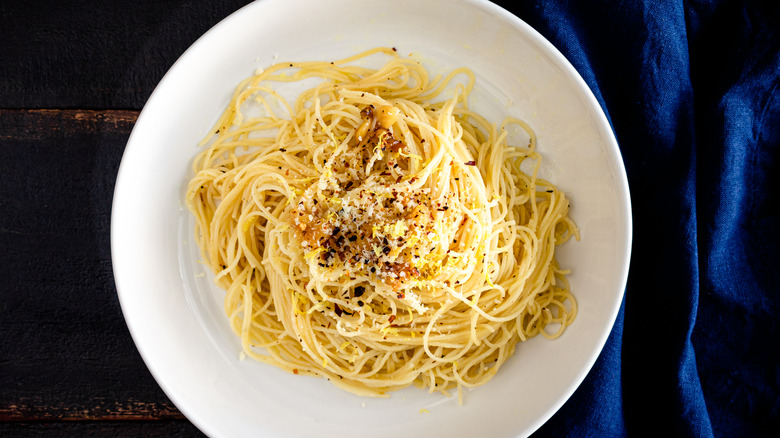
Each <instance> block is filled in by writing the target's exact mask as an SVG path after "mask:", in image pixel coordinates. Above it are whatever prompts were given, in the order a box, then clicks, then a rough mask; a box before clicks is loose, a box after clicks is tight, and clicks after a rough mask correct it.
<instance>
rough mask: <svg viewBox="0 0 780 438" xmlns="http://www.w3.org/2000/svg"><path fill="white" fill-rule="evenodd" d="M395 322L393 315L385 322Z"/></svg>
mask: <svg viewBox="0 0 780 438" xmlns="http://www.w3.org/2000/svg"><path fill="white" fill-rule="evenodd" d="M393 321H395V315H390V318H389V319H388V320H387V322H393Z"/></svg>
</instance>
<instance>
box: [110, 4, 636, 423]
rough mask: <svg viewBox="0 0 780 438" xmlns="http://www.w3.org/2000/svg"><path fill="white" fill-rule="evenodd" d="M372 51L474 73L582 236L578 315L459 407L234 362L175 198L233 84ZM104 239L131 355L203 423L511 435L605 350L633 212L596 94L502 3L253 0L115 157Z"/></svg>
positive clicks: (211, 37)
mask: <svg viewBox="0 0 780 438" xmlns="http://www.w3.org/2000/svg"><path fill="white" fill-rule="evenodd" d="M380 45H381V46H394V47H397V48H398V50H399V53H401V54H402V55H408V54H409V53H414V54H415V55H414V56H417V57H419V58H418V59H421V60H422V61H423V62H424V63H425V64H426V66H428V67H429V68H430V69H431V70H433V71H444V70H447V69H449V68H454V67H459V66H467V67H469V68H471V69H473V70H474V72H475V73H476V76H477V87H478V89H477V90H476V91H475V95H474V99H473V100H472V107H474V108H476V109H477V110H480V111H482V112H484V113H486V114H488V115H489V116H491V117H494V121H499V120H500V119H501V117H500V115H501V114H511V115H514V116H518V117H520V118H522V119H524V120H526V121H527V122H528V123H529V124H530V125H531V126H532V127H533V128H534V129H535V131H536V132H537V134H538V137H539V150H540V152H541V153H542V155H543V160H544V161H543V163H544V164H543V167H542V176H543V177H545V178H546V179H549V180H551V181H553V182H554V183H555V184H557V185H558V186H559V187H560V188H562V189H563V190H565V191H566V192H567V194H568V196H569V198H570V199H571V202H572V205H573V207H572V217H573V218H574V220H575V221H576V222H577V224H578V225H579V226H580V228H581V232H582V240H581V241H580V242H571V243H567V244H566V245H564V246H563V247H561V248H560V251H559V261H560V262H561V264H562V265H563V266H568V267H571V269H572V270H573V274H572V275H571V277H570V278H571V285H572V290H573V293H574V294H575V296H576V298H577V300H578V303H579V315H578V317H577V320H576V321H575V323H574V324H573V325H572V326H571V327H570V328H569V329H568V330H567V331H566V333H565V334H564V335H563V337H561V338H560V339H558V340H555V341H549V340H547V339H544V338H541V337H539V338H535V339H532V340H530V341H529V342H526V343H523V344H520V345H519V346H518V348H517V351H516V353H515V355H514V356H513V357H512V358H511V359H510V360H509V361H508V362H507V363H506V365H505V366H504V367H502V369H501V371H500V372H499V373H498V375H497V376H496V377H495V378H494V379H493V380H492V381H491V382H490V383H488V384H487V385H484V386H482V387H480V388H477V389H475V390H472V391H468V392H466V394H465V406H458V404H457V401H456V400H455V399H454V398H453V399H448V398H444V397H442V396H440V395H438V394H428V393H426V392H424V391H421V390H419V389H416V388H408V389H406V390H403V391H400V392H397V393H394V394H393V395H392V397H391V398H389V399H368V398H360V397H357V396H354V395H351V394H348V393H346V392H344V391H341V390H339V389H337V388H336V387H334V386H333V385H331V384H330V383H328V382H327V381H325V380H324V379H316V378H311V377H304V376H294V375H291V374H287V373H284V372H282V371H280V370H279V369H276V368H275V367H272V366H269V365H263V364H260V363H256V362H254V361H251V360H244V361H241V360H240V359H239V352H240V345H239V342H238V340H237V338H236V337H235V336H234V335H233V333H232V332H231V331H230V329H229V327H228V325H227V321H226V319H225V317H224V316H223V314H222V303H221V301H222V297H223V296H224V293H223V292H222V291H221V290H219V289H218V288H216V287H215V286H213V285H212V284H211V282H210V280H209V276H208V275H206V276H204V275H203V272H204V267H203V266H202V265H200V264H199V263H198V262H197V260H198V258H199V256H198V251H197V248H195V244H194V241H193V239H192V237H191V236H192V226H193V224H192V222H193V221H192V219H191V217H190V214H189V212H188V211H187V210H186V208H184V206H183V198H184V192H185V186H186V184H187V180H188V179H189V177H190V172H191V170H190V163H191V160H192V158H193V157H194V156H195V154H196V153H197V151H198V149H197V147H196V144H197V142H198V141H199V140H200V139H201V138H202V136H203V134H204V133H205V132H206V131H207V130H208V129H209V128H210V127H211V124H212V123H213V122H214V121H215V120H216V117H217V116H218V115H219V114H220V113H221V111H222V110H223V108H224V106H225V105H226V103H227V102H228V99H229V96H230V94H231V92H232V90H233V88H234V87H235V85H236V84H237V83H238V82H239V81H240V80H241V79H243V78H244V77H246V76H248V75H250V74H251V73H252V72H253V71H254V70H255V69H256V68H257V67H267V66H269V65H271V64H273V63H276V62H280V61H284V60H290V61H308V60H333V59H338V58H341V57H344V56H347V55H351V54H354V53H357V52H358V51H361V50H364V49H368V48H371V47H374V46H380ZM111 243H112V251H113V253H112V255H113V263H114V273H115V277H116V285H117V289H118V291H119V298H120V301H121V305H122V311H123V312H124V315H125V319H126V321H127V325H128V327H129V328H130V332H131V333H132V335H133V339H134V340H135V343H136V345H137V347H138V350H139V351H140V352H141V355H142V356H143V358H144V360H145V361H146V364H147V366H148V367H149V369H150V370H151V372H152V374H153V375H154V377H155V378H156V379H157V382H158V383H159V384H160V386H162V388H163V389H164V390H165V392H166V394H167V395H168V396H169V397H170V398H171V400H173V402H174V403H175V404H176V406H177V407H178V408H179V409H180V410H181V411H182V412H183V413H184V414H185V415H186V416H187V417H188V418H189V419H190V420H192V421H193V422H194V423H195V424H196V425H197V426H198V427H199V428H200V429H201V430H202V431H203V432H205V433H206V434H208V435H211V436H224V437H239V436H269V437H317V438H321V437H323V436H339V437H361V436H369V435H370V436H373V437H374V438H380V437H390V436H426V435H427V436H447V437H474V436H485V437H487V436H489V437H515V436H524V435H528V434H530V433H531V432H533V431H534V430H536V429H537V428H538V427H539V426H540V425H541V424H542V423H544V422H545V421H546V420H547V419H549V418H550V416H551V415H552V414H553V413H554V412H555V411H556V410H557V409H558V408H560V407H561V405H562V404H563V403H564V402H565V401H566V400H567V399H568V398H569V396H570V395H571V394H572V393H573V392H574V390H575V389H576V388H577V386H578V385H579V384H580V382H581V381H582V379H583V378H584V377H585V375H586V374H587V372H588V371H589V370H590V367H591V366H592V365H593V362H594V361H595V360H596V358H597V356H598V354H599V352H600V351H601V348H602V346H603V345H604V342H605V341H606V339H607V336H608V335H609V332H610V329H611V328H612V324H613V322H614V319H615V316H616V314H617V311H618V308H619V306H620V302H621V299H622V297H623V290H624V287H625V282H626V276H627V272H628V262H629V254H630V246H631V212H630V203H629V193H628V185H627V181H626V176H625V170H624V168H623V164H622V161H621V158H620V153H619V150H618V148H617V144H616V142H615V139H614V136H613V134H612V131H611V129H610V126H609V124H608V123H607V120H606V118H605V117H604V115H603V113H602V111H601V109H600V107H599V106H598V104H597V102H596V100H595V99H594V98H593V96H592V94H591V92H590V90H589V89H588V88H587V86H586V85H585V83H584V82H583V80H582V79H581V78H580V77H579V76H578V74H577V73H576V71H575V70H574V68H572V66H571V65H570V64H569V63H568V62H567V61H566V60H565V59H564V58H563V56H562V55H561V54H560V53H559V52H558V51H557V50H556V49H555V48H554V47H553V46H552V45H551V44H549V43H548V42H547V41H546V40H545V39H544V38H542V37H541V36H540V35H539V34H538V33H536V32H535V31H534V30H533V29H531V28H530V27H529V26H528V25H526V24H525V23H523V22H522V21H520V20H519V19H517V18H516V17H515V16H513V15H512V14H510V13H508V12H506V11H504V10H502V9H501V8H499V7H497V6H495V5H493V4H491V3H488V2H487V1H477V0H472V1H465V0H462V1H452V0H428V1H421V0H395V1H393V2H387V1H373V0H357V1H352V0H331V1H318V0H295V1H290V0H264V1H261V2H258V3H254V4H251V5H249V6H247V7H245V8H243V9H241V10H240V11H238V12H236V13H235V14H233V15H231V16H230V17H228V18H227V19H225V20H224V21H223V22H221V23H220V24H218V25H217V26H216V27H214V28H213V29H212V30H211V31H209V32H208V33H207V34H206V35H204V36H203V37H202V38H201V39H200V40H198V41H197V42H196V43H195V44H194V45H193V46H192V47H191V48H190V49H189V50H188V51H187V52H186V53H185V54H184V55H183V56H182V57H181V58H180V59H179V60H178V62H177V63H176V64H175V65H174V66H173V67H172V68H171V70H170V71H169V72H168V74H167V75H166V76H165V78H164V79H163V80H162V81H161V82H160V84H159V86H158V87H157V89H156V90H155V91H154V93H153V94H152V97H151V98H150V99H149V102H148V103H147V105H146V107H145V108H144V110H143V112H142V113H141V115H140V117H139V118H138V122H137V124H136V126H135V128H134V129H133V133H132V135H131V137H130V141H129V142H128V145H127V148H126V150H125V155H124V157H123V159H122V165H121V168H120V170H119V177H118V179H117V184H116V192H115V196H114V205H113V212H112V230H111ZM421 409H427V410H428V412H429V413H421Z"/></svg>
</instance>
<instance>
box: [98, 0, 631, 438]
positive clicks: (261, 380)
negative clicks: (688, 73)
mask: <svg viewBox="0 0 780 438" xmlns="http://www.w3.org/2000/svg"><path fill="white" fill-rule="evenodd" d="M304 11H305V13H304ZM433 16H436V17H437V19H436V20H431V19H430V17H433ZM334 23H341V24H340V25H333V24H334ZM326 24H327V25H326ZM630 246H631V212H630V202H629V192H628V184H627V181H626V175H625V170H624V168H623V164H622V160H621V157H620V152H619V149H618V146H617V143H616V141H615V138H614V135H613V133H612V131H611V128H610V125H609V123H608V121H607V119H606V117H605V115H604V113H603V112H602V110H601V108H600V107H599V105H598V103H597V102H596V100H595V98H594V97H593V95H592V93H591V92H590V90H589V89H588V87H587V86H586V84H585V83H584V81H583V80H582V79H581V78H580V77H579V76H578V75H577V73H576V71H575V70H574V68H573V67H572V66H571V65H570V64H569V63H568V62H567V61H566V60H565V58H564V57H563V56H562V55H561V54H560V53H559V52H558V51H557V50H556V49H555V48H554V47H553V46H552V45H551V44H549V43H548V42H547V41H546V40H544V38H543V37H541V36H540V35H539V34H538V33H536V32H535V31H534V30H533V29H531V28H530V27H529V26H528V25H526V24H525V23H523V22H522V21H520V20H519V19H518V18H516V17H514V16H513V15H511V14H509V13H508V12H506V11H504V10H503V9H501V8H500V7H498V6H496V5H493V4H491V3H489V2H486V1H466V0H463V1H456V2H452V1H444V0H434V1H427V2H415V1H403V0H402V1H398V2H393V3H387V2H371V1H369V2H358V1H352V0H336V1H332V2H316V1H313V0H296V1H281V0H264V1H260V2H257V3H254V4H251V5H248V6H246V7H244V8H243V9H241V10H239V11H238V12H236V13H234V14H233V15H231V16H230V17H228V18H226V19H225V20H223V21H222V22H221V23H220V24H218V25H217V26H215V27H214V28H213V29H212V30H210V31H209V32H208V33H206V34H205V35H204V36H203V37H202V38H201V39H199V40H198V41H197V42H196V43H195V44H193V46H192V47H191V48H190V49H189V50H187V52H185V53H184V55H182V57H181V58H180V59H179V60H178V61H177V62H176V64H175V65H174V66H173V67H172V68H171V70H170V71H169V72H168V74H167V75H166V76H165V78H164V79H163V80H162V81H161V83H160V84H159V85H158V87H157V89H156V90H155V92H154V93H153V94H152V96H151V98H150V99H149V101H148V102H147V104H146V106H145V107H144V110H143V111H142V113H141V115H140V116H139V118H138V122H137V124H136V126H135V128H134V130H133V133H132V135H131V137H130V139H129V141H128V145H127V148H126V150H125V155H124V157H123V159H122V164H121V167H120V171H119V175H118V178H117V185H116V191H115V196H114V204H113V211H112V257H113V262H114V271H115V278H116V284H117V290H118V294H119V298H120V302H121V305H122V311H123V313H124V316H125V319H126V321H127V324H128V327H129V329H130V332H131V334H132V336H133V339H134V341H135V343H136V345H137V347H138V350H139V351H140V353H141V355H142V357H143V358H144V361H145V363H146V365H147V366H148V367H149V369H150V371H151V372H152V374H153V375H154V377H155V379H156V380H157V381H158V383H159V384H160V386H161V387H162V388H163V390H164V391H165V392H166V394H167V395H168V396H169V397H170V398H171V400H172V401H173V402H174V403H175V404H176V406H177V407H178V408H179V409H180V410H181V411H182V412H183V413H184V414H185V415H186V416H187V417H188V418H189V419H190V420H191V421H192V422H193V423H194V424H195V425H196V426H197V427H199V428H200V429H201V430H202V431H203V432H204V433H206V434H207V435H210V436H258V435H260V436H278V437H288V436H289V437H308V436H311V437H314V436H317V437H319V436H323V435H324V436H343V437H350V436H356V437H358V436H365V435H367V434H369V433H370V434H371V435H372V436H377V437H382V436H393V435H397V434H410V433H411V434H412V435H413V436H418V435H423V434H432V433H435V434H436V435H442V436H445V435H446V436H473V435H474V434H479V435H480V436H506V437H515V436H527V435H529V434H530V433H532V432H533V431H534V430H536V429H537V428H538V427H539V426H540V425H541V424H543V423H544V422H545V421H546V420H547V419H549V417H550V416H552V415H553V414H554V413H555V411H556V410H557V409H559V408H560V407H561V406H562V405H563V403H565V401H566V400H567V399H568V397H569V396H570V395H571V394H572V393H573V392H574V390H575V389H576V388H577V386H578V385H579V383H580V382H581V381H582V379H583V378H584V377H585V375H586V374H587V372H588V371H589V370H590V368H591V366H592V365H593V363H594V362H595V360H596V358H597V357H598V354H599V352H600V351H601V348H602V347H603V345H604V343H605V341H606V338H607V336H608V335H609V333H610V330H611V327H612V324H613V322H614V320H615V317H616V315H617V312H618V309H619V306H620V303H621V301H622V297H623V290H624V287H625V282H626V278H627V272H628V262H629V256H630ZM487 419H489V421H485V420H487Z"/></svg>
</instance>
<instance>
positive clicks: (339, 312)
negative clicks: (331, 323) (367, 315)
mask: <svg viewBox="0 0 780 438" xmlns="http://www.w3.org/2000/svg"><path fill="white" fill-rule="evenodd" d="M333 310H334V311H335V312H336V315H337V316H341V315H342V314H343V313H344V311H343V310H341V307H339V305H338V304H333Z"/></svg>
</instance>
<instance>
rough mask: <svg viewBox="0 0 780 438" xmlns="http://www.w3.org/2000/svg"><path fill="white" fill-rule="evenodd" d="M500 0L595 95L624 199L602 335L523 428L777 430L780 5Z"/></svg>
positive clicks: (550, 432)
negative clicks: (626, 227)
mask: <svg viewBox="0 0 780 438" xmlns="http://www.w3.org/2000/svg"><path fill="white" fill-rule="evenodd" d="M499 3H503V4H502V6H504V7H505V8H506V9H508V10H510V11H511V12H513V13H514V14H516V15H517V16H519V17H520V18H522V19H523V20H524V21H526V22H527V23H528V24H530V25H531V26H533V27H534V28H535V29H537V30H538V31H539V32H541V33H542V35H544V36H545V37H546V38H547V39H548V40H550V41H551V42H552V43H553V44H554V45H555V46H556V47H557V48H558V49H559V50H560V51H561V52H562V53H563V54H564V56H566V57H567V58H568V59H569V61H571V63H572V64H573V65H574V67H575V68H576V69H577V70H578V71H579V73H580V74H581V75H582V77H583V78H584V79H585V81H586V82H587V84H588V85H589V86H590V88H591V90H593V93H594V94H595V96H596V98H597V99H598V101H599V103H600V104H601V106H602V108H603V109H604V111H605V113H606V114H607V117H608V118H609V120H610V122H611V123H612V126H613V129H614V131H615V135H616V137H617V140H618V143H619V144H620V150H621V153H622V155H623V160H624V162H625V166H626V171H627V173H628V181H629V185H630V189H631V198H632V207H633V221H634V241H633V254H632V259H631V269H630V274H629V279H628V285H627V288H626V294H625V299H624V302H623V306H622V308H621V311H620V314H619V315H618V318H617V321H616V323H615V326H614V329H613V330H612V334H611V335H610V338H609V340H608V342H607V344H606V346H605V347H604V350H603V351H602V353H601V356H600V357H599V359H598V361H597V362H596V364H595V366H594V367H593V369H592V370H591V372H590V374H589V375H588V376H587V378H586V379H585V381H584V382H583V384H582V385H581V386H580V388H579V389H578V390H577V391H576V392H575V394H574V395H573V396H572V398H571V399H570V400H569V401H568V402H567V403H566V404H565V405H564V406H563V408H562V409H561V410H560V411H559V412H558V413H557V414H555V415H554V416H553V417H552V419H550V421H548V422H547V424H545V425H544V426H543V427H542V428H541V429H540V430H539V431H538V432H537V433H536V434H535V436H540V437H542V436H623V435H626V434H628V435H640V436H645V435H650V436H654V435H658V436H695V437H698V436H780V428H778V427H779V426H780V420H779V418H780V402H779V401H778V400H779V398H778V394H779V391H778V388H779V387H780V368H779V364H780V336H778V330H777V324H776V315H777V301H778V291H779V290H780V231H778V230H779V229H780V215H778V211H780V166H779V163H780V161H779V158H780V151H779V149H780V87H779V86H778V85H780V1H777V0H769V1H759V0H746V1H742V0H723V1H641V0H635V1H606V0H592V1H573V0H571V1H568V0H552V1H539V2H522V3H523V4H514V3H510V2H508V1H505V2H499Z"/></svg>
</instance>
